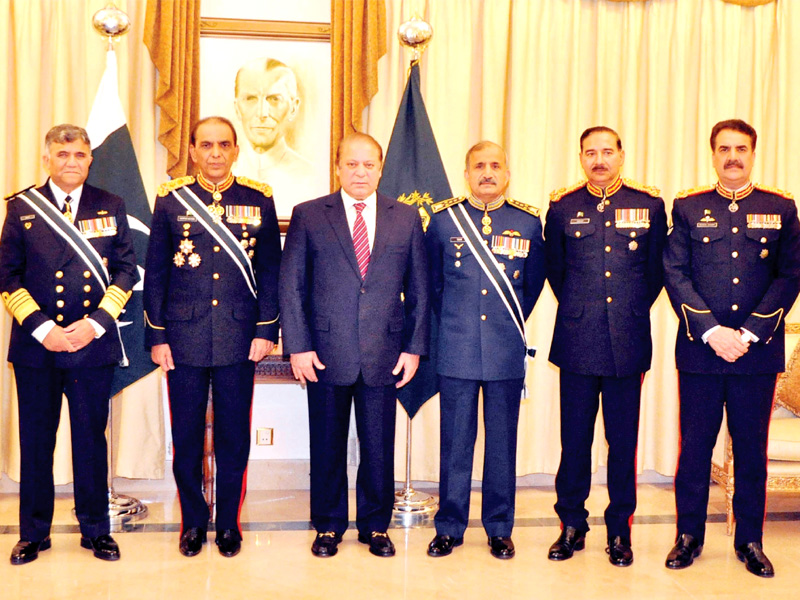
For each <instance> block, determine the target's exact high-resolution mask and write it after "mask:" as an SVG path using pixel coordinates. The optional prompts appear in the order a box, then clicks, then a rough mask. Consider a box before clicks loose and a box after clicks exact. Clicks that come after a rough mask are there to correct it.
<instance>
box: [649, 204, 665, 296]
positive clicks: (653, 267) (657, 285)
mask: <svg viewBox="0 0 800 600" xmlns="http://www.w3.org/2000/svg"><path fill="white" fill-rule="evenodd" d="M666 242H667V211H666V210H665V208H664V201H663V200H662V199H661V198H658V200H657V206H656V208H655V210H654V212H653V216H652V218H651V219H650V242H649V244H648V255H647V295H648V297H647V300H648V303H649V305H650V306H652V305H653V303H654V302H655V301H656V299H657V298H658V295H659V294H660V293H661V288H662V287H664V246H665V245H666Z"/></svg>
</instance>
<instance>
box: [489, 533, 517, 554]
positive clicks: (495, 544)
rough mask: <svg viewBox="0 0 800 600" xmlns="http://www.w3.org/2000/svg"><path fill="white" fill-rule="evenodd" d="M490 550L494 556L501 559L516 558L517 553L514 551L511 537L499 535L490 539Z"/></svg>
mask: <svg viewBox="0 0 800 600" xmlns="http://www.w3.org/2000/svg"><path fill="white" fill-rule="evenodd" d="M489 548H490V552H491V553H492V556H494V557H495V558H499V559H508V558H514V554H515V553H516V551H515V550H514V542H512V541H511V538H510V537H501V536H499V535H496V536H492V537H490V538H489Z"/></svg>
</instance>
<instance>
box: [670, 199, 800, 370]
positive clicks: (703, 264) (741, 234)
mask: <svg viewBox="0 0 800 600" xmlns="http://www.w3.org/2000/svg"><path fill="white" fill-rule="evenodd" d="M680 196H681V195H679V197H678V198H677V199H676V200H675V204H674V206H673V208H672V227H673V229H672V233H671V234H670V235H669V238H668V240H667V249H666V252H665V253H664V267H665V270H666V280H665V285H666V288H667V292H668V294H669V299H670V301H671V302H672V306H673V308H674V309H675V312H676V313H677V315H678V318H679V319H680V328H679V329H678V337H677V342H676V347H675V358H676V363H677V366H678V370H680V371H687V372H690V373H709V374H735V375H750V374H757V373H763V374H768V373H779V372H782V371H783V370H784V361H785V356H784V319H785V316H786V313H788V312H789V309H790V308H791V307H792V304H793V303H794V301H795V298H797V293H798V289H800V223H799V222H798V220H797V207H796V206H795V203H794V201H793V200H791V199H789V198H784V197H782V196H780V195H778V194H774V193H771V192H770V191H767V190H764V189H759V186H756V187H755V189H754V190H753V192H752V193H751V194H750V195H748V196H746V197H745V198H743V199H742V200H739V201H738V206H739V209H738V210H737V211H736V212H731V211H730V210H728V205H729V204H730V200H729V199H728V198H726V197H723V196H722V195H721V194H720V193H719V192H717V191H716V190H715V189H714V188H713V187H712V188H710V189H705V190H699V191H698V193H692V194H690V195H688V197H680ZM778 219H779V220H778ZM778 223H779V224H780V228H777V225H778ZM715 325H722V326H725V327H731V328H733V329H739V328H740V327H743V328H745V329H747V330H748V331H750V332H752V333H754V334H755V335H757V336H758V338H759V341H758V342H757V343H755V344H751V345H750V348H749V350H748V351H747V353H746V354H745V355H744V356H742V357H741V358H739V359H738V360H737V361H736V362H733V363H729V362H726V361H725V360H723V359H722V358H720V357H719V356H717V355H716V353H715V352H714V350H713V349H712V348H711V346H709V345H708V344H704V343H703V340H702V336H703V334H704V333H705V332H706V331H708V330H709V329H711V328H712V327H714V326H715Z"/></svg>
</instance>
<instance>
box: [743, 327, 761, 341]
mask: <svg viewBox="0 0 800 600" xmlns="http://www.w3.org/2000/svg"><path fill="white" fill-rule="evenodd" d="M739 331H741V332H742V341H743V342H744V343H745V344H746V343H747V342H753V343H754V344H757V343H758V340H759V337H758V336H757V335H756V334H755V333H753V332H752V331H748V330H747V329H745V328H744V327H742V328H740V329H739Z"/></svg>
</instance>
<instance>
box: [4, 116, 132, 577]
mask: <svg viewBox="0 0 800 600" xmlns="http://www.w3.org/2000/svg"><path fill="white" fill-rule="evenodd" d="M91 163H92V150H91V144H90V143H89V136H88V135H87V134H86V131H85V130H84V129H82V128H80V127H76V126H75V125H57V126H55V127H53V128H52V129H51V130H50V131H48V132H47V136H46V137H45V154H44V168H45V169H46V170H47V172H48V173H49V175H50V178H49V179H48V181H47V183H45V184H44V185H43V186H41V187H40V188H36V189H32V188H29V189H27V190H25V191H23V192H21V193H19V194H16V195H14V196H12V197H9V198H8V200H10V201H9V203H8V205H7V206H8V212H7V214H6V220H5V224H4V225H3V235H2V241H1V242H0V246H1V247H2V252H0V292H2V297H3V301H4V302H5V304H6V306H7V307H8V310H9V311H10V312H11V314H12V316H13V317H14V322H13V325H12V328H11V343H10V345H9V351H8V360H9V361H10V362H11V363H12V364H13V365H14V378H15V379H16V382H17V397H18V399H19V440H20V451H21V461H20V468H21V473H20V476H21V479H20V503H19V528H20V541H19V542H18V543H17V545H16V546H14V549H13V550H12V552H11V564H12V565H21V564H25V563H28V562H31V561H32V560H35V559H36V558H37V557H38V555H39V552H40V551H42V550H47V549H48V548H50V546H51V540H50V526H51V524H52V521H53V498H54V488H53V451H54V449H55V444H56V431H57V430H58V421H59V417H60V415H61V397H62V394H66V396H67V402H68V404H69V414H70V426H71V431H72V461H73V476H74V487H75V512H76V516H77V517H78V521H79V523H80V529H81V546H82V547H83V548H87V549H89V550H92V551H93V552H94V555H95V556H96V557H97V558H101V559H103V560H118V559H119V557H120V552H119V546H118V545H117V543H116V542H115V541H114V539H113V538H112V537H111V536H110V535H109V519H108V463H107V458H106V437H105V430H106V423H107V421H108V401H109V395H110V392H111V379H112V376H113V374H114V366H115V365H116V364H117V363H119V362H120V361H121V360H122V358H123V349H122V343H121V341H120V337H119V333H118V331H117V324H116V319H117V318H118V317H119V315H120V313H121V312H122V310H123V308H124V306H125V303H126V302H127V301H128V298H130V295H131V289H132V288H133V286H134V284H135V283H136V282H137V279H138V277H137V274H136V259H135V258H134V254H133V245H132V243H131V239H130V229H129V228H128V217H127V215H126V213H125V204H124V202H123V200H122V199H121V198H119V197H117V196H114V195H112V194H109V193H107V192H105V191H103V190H100V189H97V188H94V187H92V186H90V185H87V184H86V183H84V182H85V181H86V177H87V176H88V174H89V165H91Z"/></svg>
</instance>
